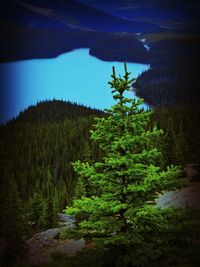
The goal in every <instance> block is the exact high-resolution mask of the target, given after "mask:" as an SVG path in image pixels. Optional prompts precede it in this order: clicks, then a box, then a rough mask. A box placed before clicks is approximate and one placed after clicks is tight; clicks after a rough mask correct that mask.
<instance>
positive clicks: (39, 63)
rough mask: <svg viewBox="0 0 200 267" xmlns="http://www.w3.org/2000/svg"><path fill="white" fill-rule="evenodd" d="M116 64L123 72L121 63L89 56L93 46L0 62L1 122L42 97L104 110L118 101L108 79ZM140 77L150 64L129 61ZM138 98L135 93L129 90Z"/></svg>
mask: <svg viewBox="0 0 200 267" xmlns="http://www.w3.org/2000/svg"><path fill="white" fill-rule="evenodd" d="M112 66H115V68H116V73H117V74H121V75H123V73H124V69H123V68H124V66H123V63H120V62H105V61H102V60H99V59H97V58H95V57H92V56H90V55H89V49H77V50H74V51H72V52H69V53H65V54H62V55H60V56H58V57H56V58H53V59H32V60H23V61H16V62H9V63H1V64H0V74H1V90H2V91H1V92H3V93H2V96H1V113H2V114H3V116H1V121H0V123H3V122H5V121H7V120H8V119H10V118H13V117H15V116H17V115H18V114H19V112H20V111H22V110H24V109H25V108H26V107H28V106H29V105H34V104H36V103H37V102H38V101H40V100H47V99H48V100H49V99H53V98H55V99H63V100H69V101H72V102H76V103H78V104H83V105H86V106H90V107H94V108H98V109H104V108H108V107H110V106H111V105H113V104H114V101H113V99H112V94H111V89H110V87H109V85H108V81H109V80H111V77H110V75H111V72H112ZM127 67H128V71H129V72H131V74H132V77H134V78H136V77H137V76H138V75H139V74H140V73H142V72H143V71H145V70H147V69H149V65H144V64H135V63H127ZM129 96H130V97H134V93H133V92H130V93H129Z"/></svg>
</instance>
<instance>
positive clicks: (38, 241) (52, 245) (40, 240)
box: [26, 181, 200, 264]
mask: <svg viewBox="0 0 200 267" xmlns="http://www.w3.org/2000/svg"><path fill="white" fill-rule="evenodd" d="M157 204H158V205H159V206H161V207H169V206H178V207H180V206H182V207H184V206H192V207H195V208H198V209H200V181H192V182H190V183H189V185H188V186H186V187H184V188H182V189H181V190H179V191H177V192H166V193H164V194H163V195H161V196H160V197H159V198H158V199H157ZM58 215H59V219H60V223H59V227H58V228H53V229H48V230H46V231H43V232H41V233H37V234H35V235H34V236H32V237H31V238H29V239H28V240H26V243H27V245H28V247H29V255H28V258H29V262H30V263H31V264H38V263H42V262H49V261H50V260H51V253H53V252H63V253H65V254H67V255H69V256H73V255H75V254H76V252H78V251H80V250H82V249H83V248H84V247H87V246H88V244H86V242H85V240H84V239H83V238H82V239H79V240H68V239H66V240H61V239H59V234H60V232H61V231H62V230H63V228H65V227H69V228H71V227H74V218H73V217H72V216H68V215H66V214H63V213H59V214H58ZM90 245H91V244H90Z"/></svg>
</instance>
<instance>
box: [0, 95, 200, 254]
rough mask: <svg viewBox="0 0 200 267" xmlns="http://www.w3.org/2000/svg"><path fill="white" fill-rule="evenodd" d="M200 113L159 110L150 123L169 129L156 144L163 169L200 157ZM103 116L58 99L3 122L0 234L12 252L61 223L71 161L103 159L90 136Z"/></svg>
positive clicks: (68, 198)
mask: <svg viewBox="0 0 200 267" xmlns="http://www.w3.org/2000/svg"><path fill="white" fill-rule="evenodd" d="M198 114H199V106H184V105H182V106H181V105H180V106H177V107H176V108H165V109H157V110H154V113H153V115H152V116H151V120H150V122H149V125H152V126H153V125H154V124H157V125H158V127H159V128H162V129H163V130H164V133H163V134H162V135H161V136H160V139H159V140H158V143H157V146H158V147H159V150H160V151H162V157H160V158H159V164H160V166H161V168H163V169H165V168H166V166H168V165H171V164H173V165H180V166H182V167H184V166H185V164H188V163H198V162H199V159H200V154H199V151H200V143H199V140H200V128H199V117H198ZM102 116H103V117H104V116H107V115H106V113H103V112H102V111H99V110H92V109H90V108H86V107H84V106H79V105H76V104H72V103H70V102H63V101H57V100H53V101H44V102H41V103H38V104H37V106H31V107H29V108H27V110H25V111H24V112H22V113H21V114H20V115H19V116H18V117H17V118H16V119H14V120H12V121H10V122H8V123H7V124H6V125H1V126H0V137H1V138H0V140H1V143H0V148H1V149H0V155H1V157H0V159H1V160H0V163H1V164H0V173H1V189H0V190H1V201H0V203H1V204H0V210H1V218H2V220H1V228H0V233H1V237H2V238H6V240H7V239H8V240H10V243H8V244H9V245H8V250H7V253H8V255H7V256H9V257H12V256H13V257H14V255H18V254H19V252H20V251H22V253H23V251H24V250H23V247H21V246H20V245H18V244H23V242H22V241H23V239H24V238H25V237H26V236H28V235H30V234H31V233H34V232H35V231H38V230H42V229H48V228H51V227H54V226H56V225H57V221H58V216H57V214H58V212H62V210H63V209H64V208H65V207H66V205H67V206H68V205H70V204H71V203H72V199H73V196H74V188H75V186H76V184H77V174H76V173H75V172H74V171H73V166H72V165H71V162H74V161H76V160H78V159H79V160H82V161H85V160H88V161H89V162H95V161H97V160H99V159H101V158H102V156H103V155H102V153H101V152H100V150H99V147H98V146H97V144H95V143H93V142H92V141H91V140H90V138H89V137H90V133H89V130H90V129H92V125H93V124H94V117H102ZM191 137H192V138H191ZM88 190H89V187H88ZM75 193H76V194H78V195H79V194H80V193H77V192H75ZM5 205H6V209H5ZM10 229H12V230H13V231H14V232H15V234H13V232H12V231H10Z"/></svg>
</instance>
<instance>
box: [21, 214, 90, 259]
mask: <svg viewBox="0 0 200 267" xmlns="http://www.w3.org/2000/svg"><path fill="white" fill-rule="evenodd" d="M58 215H59V219H60V223H59V226H60V227H58V228H53V229H48V230H46V231H43V232H41V233H37V234H35V235H33V236H32V237H31V238H29V239H28V240H26V244H27V245H28V248H29V253H28V259H29V263H31V264H38V263H42V262H49V261H50V260H51V253H53V252H63V253H66V254H67V255H69V256H73V255H75V254H76V252H78V251H80V250H82V249H83V248H84V247H85V240H84V239H79V240H68V239H66V240H60V239H59V234H60V232H61V231H62V230H63V228H65V227H68V228H71V227H74V218H73V217H72V216H68V215H65V214H63V213H59V214H58Z"/></svg>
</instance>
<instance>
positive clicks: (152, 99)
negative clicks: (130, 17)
mask: <svg viewBox="0 0 200 267" xmlns="http://www.w3.org/2000/svg"><path fill="white" fill-rule="evenodd" d="M158 36H159V35H158ZM199 43H200V42H199V38H190V37H188V38H184V37H182V38H180V39H164V40H160V41H159V40H158V41H155V42H152V43H150V51H149V55H148V56H149V57H148V58H149V63H150V65H151V68H150V69H149V70H148V71H146V72H144V73H142V74H141V75H140V76H139V78H138V79H137V81H136V82H135V84H134V85H133V86H134V88H136V89H135V91H136V94H137V95H138V96H140V97H143V98H144V99H145V101H147V102H148V103H149V104H150V105H152V106H156V107H166V106H172V105H176V104H181V103H183V104H188V103H190V104H198V103H199V102H200V91H199V88H198V62H199V59H200V58H199V51H198V50H199Z"/></svg>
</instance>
